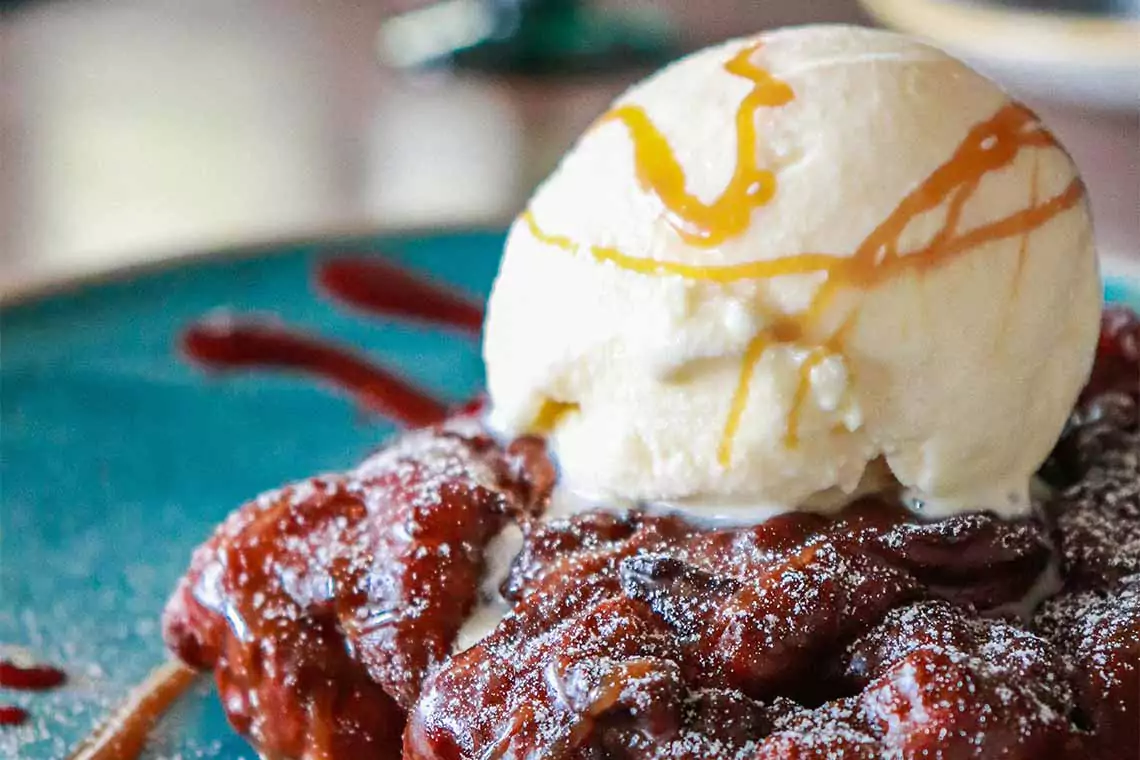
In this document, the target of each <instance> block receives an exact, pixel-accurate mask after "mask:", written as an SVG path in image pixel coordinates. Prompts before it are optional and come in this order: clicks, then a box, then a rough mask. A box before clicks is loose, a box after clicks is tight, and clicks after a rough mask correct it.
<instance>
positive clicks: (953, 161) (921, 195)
mask: <svg viewBox="0 0 1140 760" xmlns="http://www.w3.org/2000/svg"><path fill="white" fill-rule="evenodd" d="M758 48H759V45H748V46H746V47H745V48H743V49H742V50H741V51H740V52H739V53H737V54H736V55H735V56H733V58H732V59H730V60H729V61H728V63H726V64H725V69H726V70H727V71H729V72H730V73H733V74H736V75H738V76H744V77H746V78H748V79H751V80H752V81H753V82H754V83H755V86H754V88H753V89H752V90H751V91H750V92H749V94H748V95H747V96H746V97H745V98H744V100H743V102H742V103H741V105H740V107H739V109H738V111H737V114H736V124H737V164H736V169H735V171H734V172H733V178H732V180H731V181H730V182H729V185H728V187H727V188H726V189H725V191H724V193H722V194H721V195H720V197H718V198H717V199H716V200H715V201H714V202H713V203H711V204H707V205H706V204H703V203H701V202H700V201H699V200H697V199H695V198H694V197H693V196H691V195H689V194H688V193H687V192H686V191H685V190H684V185H685V175H684V171H683V169H682V168H681V166H680V163H679V162H678V161H677V158H676V155H675V154H674V153H673V151H672V149H671V148H670V147H669V145H668V142H667V141H666V140H665V139H664V137H663V136H662V135H661V132H660V130H658V129H657V128H656V127H655V126H653V124H652V122H650V121H649V119H648V117H647V116H646V115H645V113H644V111H643V110H641V109H639V108H637V107H634V106H628V105H626V106H619V107H618V108H617V109H616V110H615V111H612V112H611V113H609V114H607V115H605V116H603V117H602V119H601V120H600V123H605V122H607V121H612V120H617V121H621V122H622V123H624V124H625V125H626V127H627V129H628V131H629V134H630V137H631V139H632V140H633V143H634V159H635V167H634V168H635V171H636V172H637V176H638V180H639V182H640V184H641V186H642V187H643V188H644V189H646V190H647V191H650V192H653V193H654V194H655V195H656V196H657V197H658V198H659V200H660V201H661V203H662V204H663V205H664V206H665V209H666V211H667V214H668V217H669V220H670V223H671V224H672V226H673V227H674V228H675V229H676V230H677V232H678V234H679V235H680V236H681V237H682V238H683V239H684V240H685V241H686V242H689V243H690V244H693V245H696V246H700V247H712V246H715V245H717V244H718V243H720V242H723V241H725V240H727V239H729V238H732V237H735V236H738V235H740V234H741V233H742V232H744V231H745V230H746V229H747V228H748V225H749V222H750V217H751V213H752V211H753V210H754V209H755V208H756V207H758V206H760V205H763V204H764V203H766V202H768V201H769V200H770V199H771V198H772V196H773V194H774V193H775V187H776V185H775V177H774V175H772V174H771V172H767V171H765V170H762V169H760V168H759V167H758V166H757V165H756V162H757V155H756V146H757V136H756V126H755V115H756V112H757V111H758V110H759V109H760V108H761V107H764V106H778V105H783V104H785V103H787V102H789V101H790V100H791V99H792V97H793V96H792V91H791V88H790V87H788V85H787V84H785V83H783V82H780V81H779V80H778V79H776V78H775V77H772V76H771V75H770V74H768V73H766V72H763V70H762V69H760V68H759V67H758V66H756V65H755V64H754V63H752V61H751V58H752V56H753V54H754V53H755V52H756V50H757V49H758ZM1053 147H1057V143H1056V141H1055V140H1054V138H1053V136H1052V135H1051V134H1049V132H1047V131H1046V130H1045V129H1044V128H1043V127H1042V126H1041V124H1040V122H1039V121H1038V120H1037V117H1036V116H1035V115H1034V114H1033V112H1032V111H1030V110H1029V109H1028V108H1026V107H1024V106H1022V105H1020V104H1018V103H1009V104H1007V105H1005V106H1003V107H1002V108H1000V109H999V110H998V111H997V112H996V113H995V114H994V115H993V116H992V117H990V118H989V119H987V120H985V121H983V122H981V123H979V124H976V125H975V126H974V127H973V128H971V129H970V131H969V132H968V133H967V134H966V136H965V138H964V139H963V140H962V142H961V143H960V144H959V145H958V147H957V148H956V149H955V150H954V153H953V154H952V155H951V156H950V158H949V159H948V160H947V161H946V162H944V163H943V164H942V165H940V166H939V167H938V168H936V169H935V170H934V171H933V172H932V173H931V174H930V176H928V177H927V178H926V179H925V180H923V181H922V182H921V183H920V184H919V185H918V186H917V187H916V188H914V189H913V190H912V191H910V192H909V193H908V194H907V195H906V196H905V197H904V198H903V199H902V200H901V201H900V202H899V204H898V205H897V206H896V207H895V209H894V210H893V211H892V212H891V213H890V214H889V215H888V216H887V217H886V218H885V219H884V220H883V221H882V222H881V223H879V225H878V226H877V227H875V229H874V230H872V231H871V233H870V234H869V235H867V237H866V238H865V239H864V240H863V241H862V243H860V244H859V246H858V247H857V248H856V249H855V252H854V253H853V254H852V255H849V256H845V255H835V254H827V253H800V254H794V255H790V256H784V257H781V258H778V259H769V260H763V261H750V262H745V263H741V264H728V265H708V266H705V265H699V264H684V263H681V262H674V261H661V260H656V259H644V258H638V257H635V256H630V255H628V254H626V253H623V252H622V251H620V250H618V249H616V248H613V247H606V246H596V245H585V244H581V243H578V242H576V241H574V240H572V239H571V238H569V237H567V236H565V235H559V234H554V233H550V232H547V231H545V230H543V229H542V227H541V226H540V225H539V224H538V221H537V219H536V218H535V216H534V213H533V212H532V211H530V210H527V211H526V212H524V213H523V215H522V218H521V219H522V221H523V223H525V224H526V225H527V227H528V229H529V230H530V233H531V234H532V235H533V236H534V237H535V238H536V239H537V240H539V241H541V242H543V243H546V244H548V245H551V246H554V247H556V248H560V249H562V250H565V251H568V252H571V253H576V252H579V251H583V250H584V251H586V252H588V253H589V255H590V256H592V257H593V258H594V259H595V260H596V261H598V262H600V263H609V264H612V265H614V266H615V267H617V268H619V269H623V270H626V271H629V272H633V273H636V274H641V275H648V276H674V277H681V278H683V279H686V280H691V281H695V282H704V283H712V284H721V285H724V284H729V283H733V282H740V281H745V280H760V279H770V278H774V277H781V276H786V275H797V274H801V275H802V274H822V275H824V277H825V279H824V280H823V282H822V284H821V285H820V286H819V288H818V289H817V290H816V292H815V295H814V296H813V298H812V300H811V302H810V303H809V304H808V306H807V308H805V309H804V310H803V311H802V312H800V313H798V314H794V315H789V316H787V317H784V318H782V319H780V320H778V321H777V322H776V323H775V324H773V325H772V326H771V327H769V328H767V329H765V330H763V331H761V332H760V333H759V334H757V335H756V336H755V337H753V339H752V340H751V341H750V342H749V344H748V346H747V347H746V348H745V351H744V356H743V360H742V362H741V368H740V375H739V378H738V381H737V386H736V390H735V392H734V393H733V398H732V402H731V405H730V407H729V412H728V417H727V419H726V421H725V423H724V428H723V432H722V434H721V440H720V445H719V446H718V450H717V459H718V461H719V462H720V464H721V465H722V466H724V467H728V466H730V463H731V461H732V448H733V442H734V441H735V438H736V434H737V431H738V430H739V427H740V423H741V419H742V417H743V415H744V412H745V409H746V407H747V405H748V396H749V389H750V387H751V383H752V377H753V374H754V372H755V369H756V365H757V363H759V361H760V359H761V357H762V356H763V354H764V351H765V350H766V349H767V348H768V347H770V346H772V345H779V344H785V345H786V344H793V345H794V344H802V343H803V341H804V340H805V338H806V337H807V336H810V335H814V334H816V333H818V332H819V330H820V328H821V324H820V323H821V322H822V321H823V317H824V316H825V314H826V313H827V312H828V311H829V309H828V307H829V306H831V305H832V303H833V301H834V299H835V297H836V296H837V295H838V294H839V293H840V292H842V291H844V290H847V289H851V288H857V289H860V290H869V289H871V288H873V287H876V286H878V285H880V284H882V283H884V282H887V281H888V280H892V279H896V278H898V277H901V276H903V275H905V274H907V273H913V274H915V275H918V274H921V273H923V272H925V271H927V270H930V269H934V268H936V267H940V266H943V265H944V264H946V263H948V262H950V261H952V260H953V259H955V258H956V257H957V256H958V255H960V254H962V253H965V252H967V251H970V250H972V249H974V248H976V247H978V246H980V245H983V244H985V243H989V242H992V241H996V240H1002V239H1006V238H1010V237H1014V236H1021V237H1022V240H1023V247H1024V246H1025V243H1024V241H1025V239H1026V238H1027V236H1028V235H1029V233H1030V232H1032V231H1033V230H1035V229H1037V228H1039V227H1041V226H1042V225H1044V224H1045V223H1046V222H1048V221H1049V220H1051V219H1053V218H1054V217H1056V216H1057V215H1059V214H1061V213H1062V212H1064V211H1066V210H1067V209H1070V208H1072V207H1073V206H1075V205H1076V204H1077V203H1078V202H1079V201H1080V200H1081V199H1082V198H1083V197H1084V186H1083V184H1082V183H1081V181H1080V179H1073V180H1072V181H1071V182H1070V183H1069V184H1068V186H1067V187H1065V189H1064V190H1062V191H1061V192H1059V193H1058V194H1056V195H1054V196H1051V197H1049V198H1046V199H1044V200H1038V198H1037V191H1036V176H1035V177H1034V188H1035V189H1034V192H1033V195H1032V196H1031V198H1030V200H1029V203H1028V205H1027V206H1025V207H1024V208H1022V209H1019V210H1017V211H1015V212H1013V213H1011V214H1009V215H1007V216H1005V217H1002V218H1000V219H997V220H995V221H992V222H988V223H986V224H983V225H980V226H978V227H975V228H973V229H970V230H966V231H962V230H960V229H959V225H960V221H961V217H962V212H963V209H964V208H965V206H966V204H967V203H968V202H969V201H970V199H971V198H973V197H974V195H975V193H976V192H977V189H978V187H979V186H980V184H981V181H982V179H983V178H984V177H985V175H987V174H989V173H991V172H994V171H997V170H1000V169H1002V168H1005V167H1007V166H1008V165H1010V164H1011V163H1012V162H1013V161H1014V159H1015V158H1016V157H1017V156H1018V155H1019V154H1020V153H1021V151H1022V150H1024V149H1026V148H1041V149H1043V148H1053ZM1034 175H1036V169H1035V170H1034ZM942 207H945V209H946V215H945V218H944V220H943V222H942V225H941V226H940V228H939V229H938V230H937V231H936V232H935V234H934V235H933V236H932V237H931V239H930V240H929V242H927V243H926V244H925V245H923V246H921V247H919V248H917V249H915V250H912V251H908V252H906V253H900V251H899V241H900V238H901V237H902V235H903V234H904V232H905V231H906V230H907V228H908V227H909V225H910V224H911V223H912V222H913V221H914V220H915V219H916V218H918V217H920V216H922V215H923V214H925V213H928V212H931V211H934V210H936V209H939V208H942ZM855 316H856V315H855V313H854V312H852V313H850V314H848V315H847V317H846V319H845V320H844V321H843V323H842V326H841V327H840V328H838V329H837V330H835V331H834V332H832V333H831V334H830V335H829V336H828V337H826V338H824V339H823V340H822V341H818V342H815V343H813V344H809V345H806V346H804V347H805V348H806V349H807V350H808V355H807V357H806V358H805V359H804V361H803V363H802V364H801V366H800V371H799V379H798V386H797V388H796V390H795V393H794V395H793V404H792V409H791V410H790V412H789V415H788V424H787V429H786V432H785V444H786V445H787V446H789V447H794V446H796V445H797V444H798V438H799V436H798V424H799V418H800V414H801V409H800V408H801V407H802V406H803V404H804V403H805V401H806V399H807V395H808V390H809V388H810V382H811V371H812V369H814V368H815V367H816V366H818V365H819V364H820V363H821V362H823V361H824V359H826V358H827V357H829V356H832V355H842V353H843V350H844V343H845V336H846V334H847V332H848V331H849V330H850V329H851V327H852V325H853V324H854V319H855Z"/></svg>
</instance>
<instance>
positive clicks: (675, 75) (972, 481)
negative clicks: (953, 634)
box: [484, 26, 1101, 517]
mask: <svg viewBox="0 0 1140 760" xmlns="http://www.w3.org/2000/svg"><path fill="white" fill-rule="evenodd" d="M1100 298H1101V296H1100V282H1099V276H1098V272H1097V264H1096V256H1095V252H1094V248H1093V239H1092V229H1091V224H1090V220H1089V215H1088V211H1087V206H1086V202H1085V197H1084V187H1083V185H1082V183H1081V181H1080V179H1079V177H1078V175H1077V172H1076V169H1075V168H1074V166H1073V164H1072V162H1071V160H1070V158H1069V156H1068V155H1067V154H1066V153H1065V152H1064V150H1063V149H1062V148H1061V147H1060V146H1059V145H1058V144H1057V143H1056V141H1055V139H1054V137H1053V136H1052V135H1051V134H1050V133H1049V132H1048V131H1047V130H1046V128H1045V127H1044V126H1042V124H1041V123H1040V122H1039V121H1038V120H1037V118H1036V116H1035V115H1034V114H1033V113H1032V112H1031V111H1029V110H1028V109H1026V108H1025V107H1024V106H1022V105H1020V104H1018V103H1016V102H1014V101H1012V100H1010V99H1009V97H1008V96H1006V95H1005V94H1004V93H1003V92H1002V91H1001V90H1000V89H999V88H998V87H997V86H996V85H994V84H993V83H991V82H990V81H988V80H987V79H985V78H984V77H982V76H981V75H979V74H977V73H975V72H974V71H972V70H971V69H969V68H968V67H966V66H965V65H964V64H962V63H960V62H958V61H957V60H955V59H953V58H951V57H949V56H947V55H946V54H944V53H942V52H940V51H938V50H935V49H933V48H930V47H927V46H925V45H922V44H920V43H918V42H915V41H913V40H910V39H908V38H906V37H903V36H899V35H896V34H891V33H887V32H881V31H873V30H868V29H861V28H855V27H842V26H819V27H801V28H792V29H786V30H781V31H777V32H773V33H768V34H762V35H759V36H757V37H752V38H748V39H742V40H735V41H732V42H728V43H725V44H723V45H720V46H717V47H713V48H709V49H707V50H703V51H701V52H698V53H696V54H694V55H691V56H689V57H687V58H685V59H682V60H680V61H678V62H676V63H674V64H673V65H671V66H669V67H667V68H665V69H664V70H662V71H661V72H659V73H657V74H656V75H654V76H653V77H651V78H649V79H648V80H646V81H645V82H643V83H641V84H639V85H637V86H635V87H633V88H632V89H631V90H629V91H628V92H627V93H626V94H624V95H623V96H622V97H621V98H619V99H618V100H617V102H616V103H615V104H614V105H613V107H612V108H611V110H610V111H609V112H607V113H606V114H604V115H603V116H601V117H600V118H599V119H598V120H597V122H595V124H594V125H593V126H592V127H591V128H590V129H589V130H588V131H587V132H586V134H585V135H584V136H583V137H582V138H581V139H580V141H579V142H578V144H577V145H576V146H575V147H574V148H573V149H571V150H570V152H569V153H568V154H567V155H566V157H565V158H564V159H563V160H562V162H561V164H560V165H559V166H558V168H557V169H556V170H555V172H554V173H553V175H552V176H551V177H550V178H549V179H547V180H546V182H545V183H544V184H543V185H542V186H541V187H540V188H539V189H538V191H537V192H536V193H535V195H534V197H533V198H532V200H531V202H530V204H529V207H528V208H527V210H526V211H525V212H524V213H523V214H522V215H521V216H520V217H519V219H518V220H517V221H516V222H515V224H514V226H513V227H512V229H511V232H510V236H509V238H508V241H507V245H506V251H505V254H504V258H503V262H502V265H501V269H500V272H499V276H498V279H497V281H496V283H495V287H494V291H493V293H492V296H491V300H490V305H489V310H488V316H487V324H486V338H485V344H484V354H485V359H486V364H487V380H488V388H489V393H490V397H491V402H492V423H493V424H494V425H496V426H497V427H498V428H500V429H501V430H502V431H504V432H505V433H507V434H521V433H527V432H532V433H541V434H546V435H548V436H549V439H550V441H551V445H552V447H553V450H554V452H555V454H556V456H557V459H558V462H559V464H560V466H561V468H562V482H563V483H564V484H565V485H566V486H567V487H569V488H570V489H573V490H574V491H576V492H579V493H584V494H589V495H591V496H595V497H598V498H602V499H610V498H620V499H623V500H638V501H645V502H663V503H666V504H670V505H674V506H678V507H680V508H687V509H692V510H693V511H694V512H695V513H697V514H701V515H707V516H709V517H718V516H733V515H735V516H740V515H742V514H745V515H746V514H749V513H752V512H753V510H768V509H771V508H773V507H775V508H795V507H798V506H803V505H805V504H814V505H817V506H818V505H820V504H829V503H838V502H841V501H843V498H844V495H845V494H849V493H851V492H853V491H854V490H856V489H857V487H859V484H860V483H861V482H862V483H863V485H864V486H866V484H867V483H868V480H869V479H870V478H869V476H867V473H870V472H885V471H886V468H889V471H890V473H891V474H892V475H893V478H891V480H892V482H893V481H895V480H897V483H898V484H900V485H901V486H902V487H903V488H904V489H906V490H907V491H908V492H909V493H910V494H912V495H913V496H914V499H915V500H914V503H915V504H916V505H918V504H921V505H922V506H923V508H924V509H926V510H928V511H929V512H930V513H931V514H944V513H946V512H950V511H955V510H958V509H977V508H989V509H994V510H997V511H999V512H1002V513H1007V514H1008V513H1012V512H1017V511H1021V510H1023V509H1025V508H1026V499H1025V498H1024V497H1025V492H1026V489H1027V487H1028V483H1029V480H1030V477H1031V475H1032V473H1033V472H1034V471H1035V470H1036V469H1037V467H1038V466H1039V465H1040V463H1041V462H1042V460H1043V459H1044V458H1045V457H1046V455H1047V454H1048V452H1049V450H1050V448H1051V447H1052V445H1053V443H1054V442H1055V440H1056V438H1057V436H1058V435H1059V433H1060V430H1061V428H1062V426H1063V424H1064V421H1065V419H1066V416H1067V415H1068V413H1069V410H1070V409H1071V408H1072V404H1073V401H1074V399H1075V398H1076V396H1077V393H1078V392H1079V389H1080V388H1081V386H1082V384H1083V382H1084V380H1085V378H1086V376H1087V374H1088V370H1089V366H1090V363H1091V360H1092V356H1093V351H1094V349H1095V345H1096V336H1097V325H1098V315H1099V312H1100V307H1101V300H1100ZM884 465H885V467H884ZM758 513H759V512H758V511H757V514H758Z"/></svg>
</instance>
